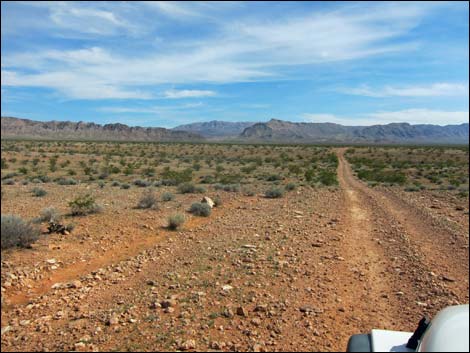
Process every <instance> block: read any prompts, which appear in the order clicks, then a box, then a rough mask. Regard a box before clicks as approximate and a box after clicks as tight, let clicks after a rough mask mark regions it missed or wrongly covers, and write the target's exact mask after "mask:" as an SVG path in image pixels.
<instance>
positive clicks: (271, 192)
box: [264, 187, 284, 199]
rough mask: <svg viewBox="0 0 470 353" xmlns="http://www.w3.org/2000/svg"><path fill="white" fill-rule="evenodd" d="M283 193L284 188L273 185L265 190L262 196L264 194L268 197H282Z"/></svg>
mask: <svg viewBox="0 0 470 353" xmlns="http://www.w3.org/2000/svg"><path fill="white" fill-rule="evenodd" d="M283 195H284V190H282V189H281V188H275V187H274V188H271V189H268V190H266V192H265V193H264V196H266V197H267V198H269V199H277V198H280V197H282V196H283Z"/></svg>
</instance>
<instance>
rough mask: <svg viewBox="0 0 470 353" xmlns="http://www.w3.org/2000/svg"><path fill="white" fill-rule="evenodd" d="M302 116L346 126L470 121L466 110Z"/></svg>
mask: <svg viewBox="0 0 470 353" xmlns="http://www.w3.org/2000/svg"><path fill="white" fill-rule="evenodd" d="M301 117H302V119H303V120H304V121H308V122H312V123H336V124H341V125H346V126H370V125H382V124H390V123H410V124H434V125H449V124H462V123H465V122H468V121H469V113H468V112H465V111H441V110H430V109H406V110H399V111H380V112H375V113H370V114H364V115H355V116H340V115H334V114H311V113H305V114H302V116H301Z"/></svg>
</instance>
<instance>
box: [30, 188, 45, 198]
mask: <svg viewBox="0 0 470 353" xmlns="http://www.w3.org/2000/svg"><path fill="white" fill-rule="evenodd" d="M31 193H32V194H33V196H36V197H42V196H45V195H47V191H46V190H44V189H42V188H33V190H31Z"/></svg>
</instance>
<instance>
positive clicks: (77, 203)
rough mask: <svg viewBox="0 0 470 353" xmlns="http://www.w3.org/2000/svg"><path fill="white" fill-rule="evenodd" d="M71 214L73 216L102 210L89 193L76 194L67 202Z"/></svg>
mask: <svg viewBox="0 0 470 353" xmlns="http://www.w3.org/2000/svg"><path fill="white" fill-rule="evenodd" d="M69 207H70V210H71V214H72V215H73V216H83V215H87V214H92V213H99V212H102V210H103V208H102V207H101V206H100V205H98V204H97V203H96V201H95V198H94V197H93V196H92V195H91V194H85V195H81V196H78V197H77V198H75V199H74V200H73V201H70V202H69Z"/></svg>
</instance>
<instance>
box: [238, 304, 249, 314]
mask: <svg viewBox="0 0 470 353" xmlns="http://www.w3.org/2000/svg"><path fill="white" fill-rule="evenodd" d="M237 315H239V316H243V317H247V316H248V312H247V311H246V309H245V308H244V307H243V306H239V307H238V308H237Z"/></svg>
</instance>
